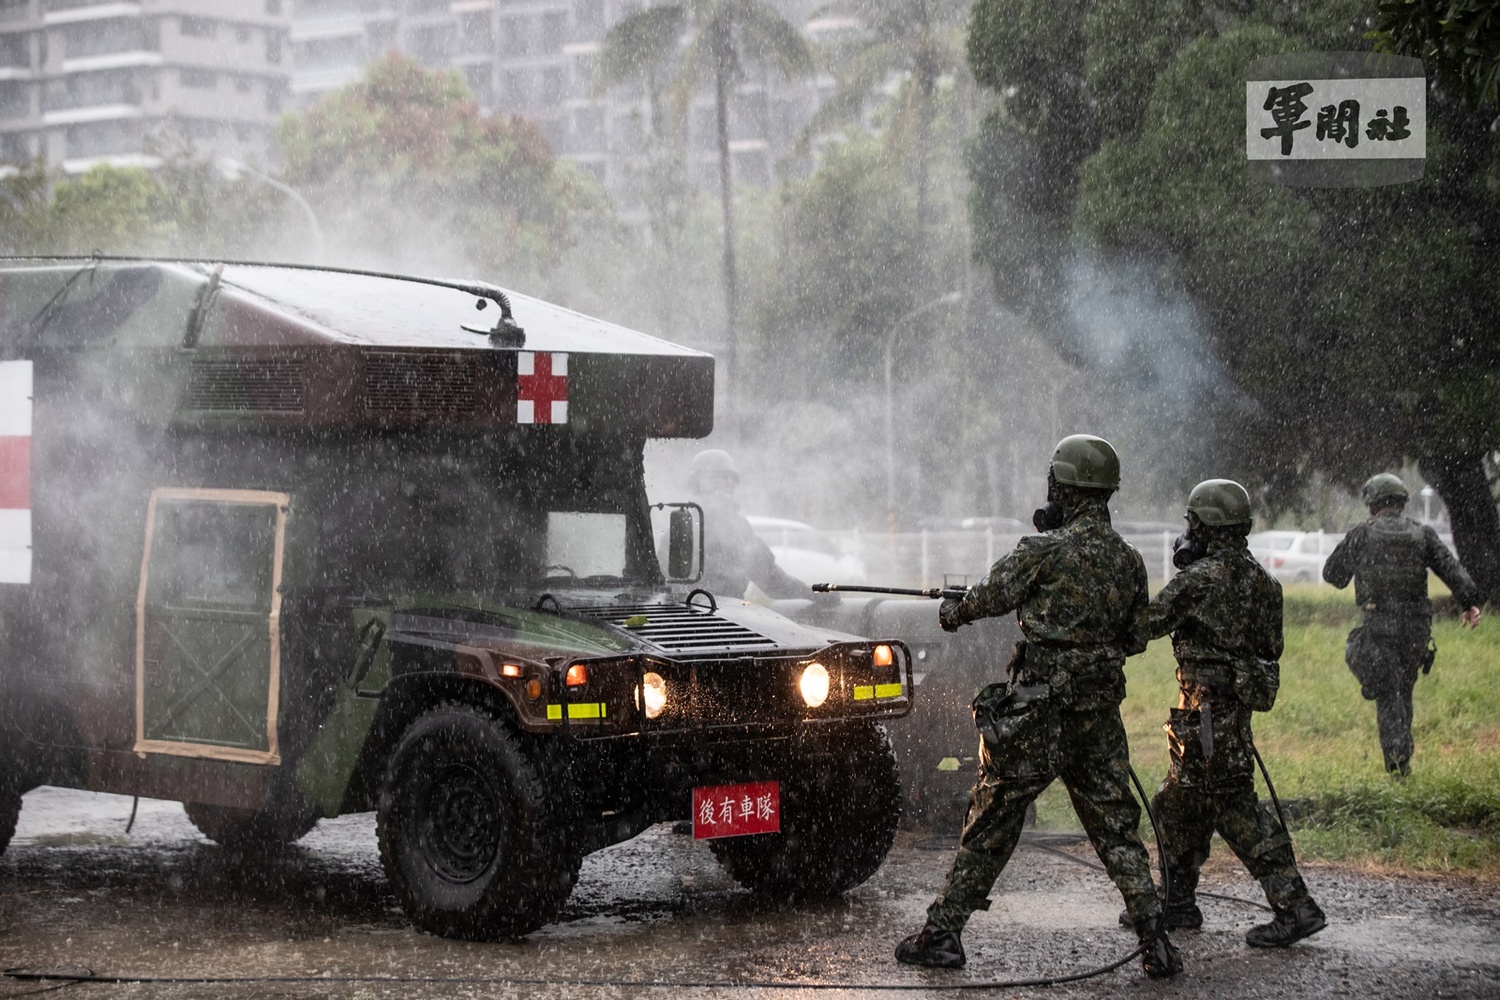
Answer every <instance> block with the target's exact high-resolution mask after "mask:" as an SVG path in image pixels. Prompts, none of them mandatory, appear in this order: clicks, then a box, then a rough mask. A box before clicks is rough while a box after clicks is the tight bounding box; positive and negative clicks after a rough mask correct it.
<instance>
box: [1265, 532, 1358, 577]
mask: <svg viewBox="0 0 1500 1000" xmlns="http://www.w3.org/2000/svg"><path fill="white" fill-rule="evenodd" d="M1343 540H1344V536H1343V535H1342V534H1331V533H1329V532H1326V531H1257V532H1255V533H1254V534H1252V535H1251V536H1250V552H1251V554H1252V555H1254V556H1255V558H1257V559H1259V560H1260V564H1261V565H1262V566H1264V567H1265V568H1266V569H1268V570H1270V572H1271V575H1272V576H1274V577H1275V578H1276V579H1278V580H1281V581H1282V582H1290V583H1316V582H1318V581H1319V580H1322V579H1323V562H1324V560H1326V559H1327V558H1328V556H1329V554H1330V553H1332V552H1333V550H1334V548H1335V547H1336V546H1337V545H1338V544H1339V542H1341V541H1343Z"/></svg>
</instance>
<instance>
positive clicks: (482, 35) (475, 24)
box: [458, 10, 492, 55]
mask: <svg viewBox="0 0 1500 1000" xmlns="http://www.w3.org/2000/svg"><path fill="white" fill-rule="evenodd" d="M458 38H459V43H458V44H459V49H460V50H461V51H462V52H463V53H464V54H465V55H488V54H489V51H490V46H491V44H492V43H491V38H490V12H489V11H487V10H486V11H481V12H480V13H477V14H465V15H463V17H461V18H460V19H459V22H458Z"/></svg>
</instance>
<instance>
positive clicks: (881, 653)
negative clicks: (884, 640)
mask: <svg viewBox="0 0 1500 1000" xmlns="http://www.w3.org/2000/svg"><path fill="white" fill-rule="evenodd" d="M871 659H873V660H874V661H875V665H876V666H877V667H888V666H890V665H891V664H892V663H894V662H895V660H896V657H895V654H894V653H892V652H891V647H889V646H886V645H880V646H876V647H875V654H874V656H873V657H871Z"/></svg>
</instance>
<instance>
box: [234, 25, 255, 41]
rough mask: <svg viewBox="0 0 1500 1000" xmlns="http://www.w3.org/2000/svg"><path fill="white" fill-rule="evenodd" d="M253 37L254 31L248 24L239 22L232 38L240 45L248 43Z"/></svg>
mask: <svg viewBox="0 0 1500 1000" xmlns="http://www.w3.org/2000/svg"><path fill="white" fill-rule="evenodd" d="M253 37H255V33H254V32H252V31H251V30H250V25H248V24H241V25H239V26H238V27H236V28H235V29H234V40H235V41H237V42H239V43H240V44H241V45H249V44H250V39H251V38H253Z"/></svg>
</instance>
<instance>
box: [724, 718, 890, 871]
mask: <svg viewBox="0 0 1500 1000" xmlns="http://www.w3.org/2000/svg"><path fill="white" fill-rule="evenodd" d="M828 741H829V743H831V744H832V745H833V746H834V752H833V753H832V754H831V759H832V760H833V761H834V762H835V763H834V766H833V767H832V768H831V769H830V768H824V769H823V770H822V772H821V773H819V772H818V771H817V770H816V769H815V767H814V766H812V765H811V764H808V765H794V766H793V767H791V768H789V769H788V772H787V773H788V774H789V775H790V776H791V777H789V779H787V780H784V781H783V785H782V832H781V833H779V834H762V835H759V836H753V837H730V838H725V839H723V840H712V841H710V842H709V849H710V850H711V851H712V852H713V854H714V857H716V858H717V859H718V861H719V863H720V864H721V865H723V867H724V870H725V871H727V872H728V873H729V875H730V876H731V877H732V878H734V880H735V881H737V882H739V883H740V884H741V885H743V886H744V887H745V888H747V889H750V890H751V891H753V892H755V893H757V894H760V895H765V896H770V897H774V898H790V899H797V900H815V899H828V898H831V897H834V896H838V895H841V894H842V893H845V892H847V891H849V890H850V889H852V888H854V887H855V886H857V885H860V884H862V883H863V882H865V881H866V880H867V879H869V878H870V876H872V875H874V874H875V872H876V871H878V870H879V869H880V865H881V864H882V863H883V862H884V861H885V856H886V854H887V853H889V851H890V849H891V845H892V843H894V842H895V837H896V827H897V824H898V823H899V822H900V820H901V776H900V769H899V766H898V765H897V762H896V754H895V751H894V750H893V749H892V747H891V741H890V737H889V736H888V735H887V733H886V731H885V729H884V727H882V726H878V725H875V724H873V723H869V724H862V725H856V726H853V727H850V728H849V729H844V730H840V731H839V732H838V733H837V734H829V736H828ZM815 747H816V744H812V745H811V746H809V747H808V748H807V749H814V748H815ZM812 778H816V779H817V780H816V781H815V782H814V784H813V785H804V784H803V783H804V782H806V781H807V780H808V779H812ZM794 783H795V784H794ZM799 786H801V787H799ZM840 793H842V794H840ZM836 796H837V797H836ZM799 800H805V801H811V802H815V803H819V804H820V806H821V808H820V809H819V810H818V814H817V815H813V816H808V815H805V814H803V811H802V810H801V809H799V807H798V801H799ZM789 806H790V809H789V808H788V807H789Z"/></svg>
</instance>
